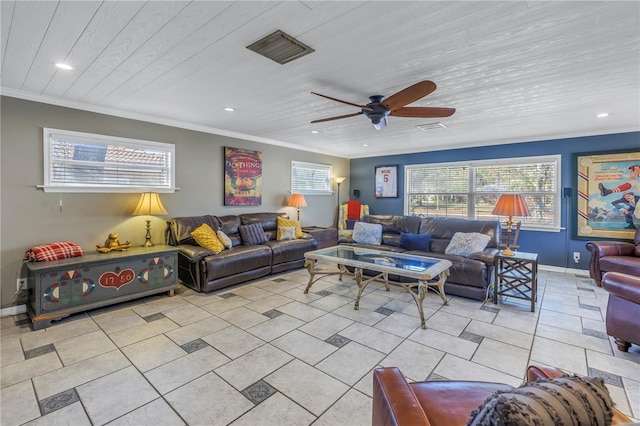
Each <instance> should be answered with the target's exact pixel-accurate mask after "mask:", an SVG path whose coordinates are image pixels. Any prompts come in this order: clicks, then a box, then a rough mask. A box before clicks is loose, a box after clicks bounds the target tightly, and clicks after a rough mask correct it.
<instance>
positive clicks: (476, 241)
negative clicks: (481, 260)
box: [444, 232, 491, 257]
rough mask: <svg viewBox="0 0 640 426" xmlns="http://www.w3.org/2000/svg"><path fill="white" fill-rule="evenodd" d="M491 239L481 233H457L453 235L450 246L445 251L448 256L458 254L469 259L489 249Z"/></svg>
mask: <svg viewBox="0 0 640 426" xmlns="http://www.w3.org/2000/svg"><path fill="white" fill-rule="evenodd" d="M490 240H491V237H489V236H488V235H487V234H481V233H479V232H470V233H468V234H467V233H464V232H456V233H455V234H453V237H452V238H451V241H450V242H449V245H448V246H447V248H446V249H445V250H444V252H445V253H446V254H457V255H458V256H464V257H469V256H470V255H471V254H473V253H477V252H479V251H482V250H484V249H485V247H487V244H489V241H490Z"/></svg>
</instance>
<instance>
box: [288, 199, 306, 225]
mask: <svg viewBox="0 0 640 426" xmlns="http://www.w3.org/2000/svg"><path fill="white" fill-rule="evenodd" d="M289 206H290V207H295V208H296V209H297V211H298V222H300V207H307V200H305V199H304V195H302V194H291V198H289Z"/></svg>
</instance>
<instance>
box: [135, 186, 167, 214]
mask: <svg viewBox="0 0 640 426" xmlns="http://www.w3.org/2000/svg"><path fill="white" fill-rule="evenodd" d="M165 214H169V213H167V210H166V209H165V208H164V206H163V205H162V201H161V200H160V195H158V194H157V193H155V192H145V193H143V194H140V200H138V205H137V206H136V208H135V209H134V210H133V213H132V214H131V215H132V216H140V215H148V216H161V215H165Z"/></svg>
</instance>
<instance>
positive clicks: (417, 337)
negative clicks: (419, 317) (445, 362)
mask: <svg viewBox="0 0 640 426" xmlns="http://www.w3.org/2000/svg"><path fill="white" fill-rule="evenodd" d="M408 339H409V340H412V341H414V342H417V343H420V344H423V345H425V346H429V347H431V348H434V349H438V350H440V351H443V352H448V353H450V354H453V355H455V356H459V357H461V358H464V359H471V357H472V356H473V354H474V353H475V351H476V349H477V348H478V344H477V343H475V342H471V341H469V340H465V339H461V338H459V337H455V336H452V335H450V334H447V333H442V332H440V331H438V330H432V329H430V328H428V329H426V330H423V329H421V328H419V329H417V330H416V331H415V332H414V333H413V334H412V335H411V336H409V338H408Z"/></svg>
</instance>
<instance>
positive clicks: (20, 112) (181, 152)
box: [0, 96, 349, 308]
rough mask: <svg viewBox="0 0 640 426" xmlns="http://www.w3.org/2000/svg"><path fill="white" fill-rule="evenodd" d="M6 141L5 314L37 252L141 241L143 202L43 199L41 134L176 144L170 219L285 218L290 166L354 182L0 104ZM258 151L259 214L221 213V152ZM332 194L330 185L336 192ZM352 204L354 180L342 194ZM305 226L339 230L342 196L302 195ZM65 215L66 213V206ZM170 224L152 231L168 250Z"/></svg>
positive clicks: (132, 128)
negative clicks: (61, 244)
mask: <svg viewBox="0 0 640 426" xmlns="http://www.w3.org/2000/svg"><path fill="white" fill-rule="evenodd" d="M0 112H1V124H2V126H1V132H0V137H1V139H0V164H1V166H2V168H1V172H0V176H1V182H0V188H1V193H0V222H1V227H0V242H1V244H0V263H1V265H2V274H1V277H0V279H1V281H0V290H1V291H0V307H1V308H6V307H9V306H13V305H18V304H22V303H24V294H20V295H16V294H15V291H16V279H17V278H18V277H19V276H24V275H25V274H24V272H21V271H23V270H24V267H23V264H22V259H23V256H24V253H25V251H26V250H27V249H28V248H29V247H32V246H35V245H40V244H44V243H47V242H53V241H61V240H68V241H73V242H74V243H76V244H79V245H80V246H82V248H83V249H84V250H85V251H86V252H90V251H93V250H95V246H96V244H102V243H104V241H105V239H106V237H107V234H109V233H110V232H118V233H119V236H120V240H121V241H125V240H129V241H131V242H132V244H134V245H140V244H142V243H143V242H144V236H145V225H146V222H145V218H144V217H143V216H138V217H134V216H131V212H132V211H133V209H134V207H135V205H136V203H137V200H138V198H139V194H73V193H45V192H44V191H42V190H37V189H36V185H42V184H43V182H44V176H43V164H42V162H43V152H42V128H43V127H51V128H57V129H64V130H74V131H79V132H88V133H97V134H104V135H110V136H120V137H126V138H132V139H144V140H151V141H157V142H166V143H173V144H175V145H176V186H177V187H179V188H180V191H178V192H176V193H173V194H161V198H162V202H163V204H164V206H165V207H166V209H167V211H168V212H169V217H171V216H191V215H201V214H215V215H225V214H239V213H253V212H275V211H285V212H287V213H289V215H290V216H292V217H295V214H296V213H295V209H293V208H291V207H286V203H287V200H288V198H289V189H290V169H291V161H292V160H298V161H308V162H316V163H323V164H332V165H333V173H334V176H349V160H348V159H346V158H340V157H333V156H329V155H322V154H316V153H311V152H305V151H300V150H295V149H289V148H283V147H278V146H274V145H267V144H261V143H257V142H252V141H247V140H242V139H235V138H230V137H224V136H218V135H212V134H207V133H202V132H196V131H191V130H185V129H179V128H175V127H169V126H163V125H159V124H153V123H148V122H142V121H136V120H129V119H124V118H119V117H114V116H109V115H104V114H97V113H92V112H87V111H81V110H76V109H71V108H63V107H58V106H53V105H47V104H42V103H37V102H30V101H25V100H20V99H15V98H9V97H6V96H3V97H2V98H1V111H0ZM225 146H230V147H234V148H247V149H253V150H258V151H262V160H263V193H262V206H260V207H225V206H223V203H224V202H223V189H224V184H223V175H224V171H223V156H224V152H223V151H224V149H223V147H225ZM335 190H336V187H335V185H334V191H335ZM340 192H341V193H340V199H341V200H346V199H348V194H349V185H348V181H347V182H345V183H343V184H342V185H341V188H340ZM305 198H306V200H307V207H306V208H303V209H302V212H301V218H300V219H301V222H302V225H303V226H307V225H318V226H331V225H332V224H333V223H335V220H336V219H335V216H336V211H337V209H336V203H337V199H336V194H334V195H333V196H306V197H305ZM60 206H62V207H60ZM166 219H167V218H160V217H157V218H154V219H153V221H152V222H151V226H152V236H153V241H154V243H162V242H163V238H164V229H165V221H166Z"/></svg>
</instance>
